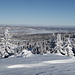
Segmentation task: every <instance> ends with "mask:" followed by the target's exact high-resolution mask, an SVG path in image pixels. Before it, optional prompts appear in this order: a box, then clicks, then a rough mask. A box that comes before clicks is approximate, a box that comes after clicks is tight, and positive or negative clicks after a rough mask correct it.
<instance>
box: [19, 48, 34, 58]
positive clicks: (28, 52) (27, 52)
mask: <svg viewBox="0 0 75 75" xmlns="http://www.w3.org/2000/svg"><path fill="white" fill-rule="evenodd" d="M20 54H21V56H23V57H30V56H32V55H33V54H32V53H31V51H28V50H25V49H24V50H22V52H21V53H20Z"/></svg>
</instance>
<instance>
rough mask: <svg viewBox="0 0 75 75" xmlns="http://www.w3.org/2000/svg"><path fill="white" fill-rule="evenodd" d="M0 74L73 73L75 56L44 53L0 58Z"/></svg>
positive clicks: (74, 73)
mask: <svg viewBox="0 0 75 75" xmlns="http://www.w3.org/2000/svg"><path fill="white" fill-rule="evenodd" d="M0 75H75V58H74V57H72V58H71V57H65V56H60V55H53V54H46V55H32V56H31V57H18V56H17V57H10V58H6V59H0Z"/></svg>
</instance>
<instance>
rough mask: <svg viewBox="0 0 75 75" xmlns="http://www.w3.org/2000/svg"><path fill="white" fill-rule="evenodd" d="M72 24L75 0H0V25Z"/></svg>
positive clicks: (74, 20)
mask: <svg viewBox="0 0 75 75" xmlns="http://www.w3.org/2000/svg"><path fill="white" fill-rule="evenodd" d="M12 24H13V25H29V26H31V25H33V26H34V25H37V26H40V25H42V26H74V25H75V0H0V25H12Z"/></svg>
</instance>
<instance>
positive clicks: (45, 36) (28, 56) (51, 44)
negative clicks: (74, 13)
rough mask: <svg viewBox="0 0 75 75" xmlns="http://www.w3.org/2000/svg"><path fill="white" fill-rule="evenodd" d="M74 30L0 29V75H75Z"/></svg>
mask: <svg viewBox="0 0 75 75" xmlns="http://www.w3.org/2000/svg"><path fill="white" fill-rule="evenodd" d="M74 63H75V29H74V28H47V27H22V26H1V27H0V66H1V67H0V75H75V71H74V69H75V67H74V65H75V64H74Z"/></svg>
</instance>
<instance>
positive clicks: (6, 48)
mask: <svg viewBox="0 0 75 75" xmlns="http://www.w3.org/2000/svg"><path fill="white" fill-rule="evenodd" d="M9 29H10V28H9V27H6V29H5V30H4V37H3V38H2V42H1V44H2V46H1V53H0V54H1V57H2V58H7V57H9V56H10V55H12V54H13V53H14V51H13V50H12V48H13V47H14V45H13V44H11V43H10V41H11V37H12V36H11V35H10V33H9Z"/></svg>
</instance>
